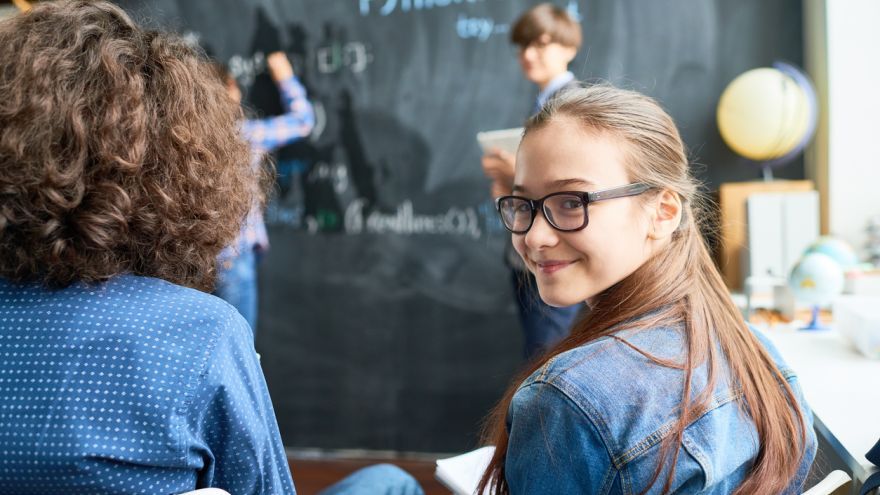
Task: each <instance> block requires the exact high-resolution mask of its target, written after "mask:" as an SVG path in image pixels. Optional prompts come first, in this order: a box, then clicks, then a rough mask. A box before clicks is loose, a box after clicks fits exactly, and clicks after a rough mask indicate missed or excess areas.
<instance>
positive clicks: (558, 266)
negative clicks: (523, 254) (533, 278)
mask: <svg viewBox="0 0 880 495" xmlns="http://www.w3.org/2000/svg"><path fill="white" fill-rule="evenodd" d="M572 264H574V261H560V260H550V261H536V262H535V265H537V266H538V270H540V271H541V273H546V274H548V275H549V274H551V273H555V272H558V271H559V270H562V269H563V268H566V267H568V266H570V265H572Z"/></svg>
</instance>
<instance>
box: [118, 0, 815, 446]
mask: <svg viewBox="0 0 880 495" xmlns="http://www.w3.org/2000/svg"><path fill="white" fill-rule="evenodd" d="M120 3H121V4H122V5H123V6H124V7H126V8H127V9H129V10H130V11H131V12H132V13H133V14H134V15H135V16H136V17H137V18H139V19H141V20H142V21H145V22H148V23H154V24H158V25H161V26H165V27H170V28H172V29H176V30H178V31H180V32H181V33H183V34H185V35H186V36H187V37H188V39H190V40H192V41H193V42H194V43H200V44H202V45H203V46H205V47H206V48H207V49H208V50H210V51H211V52H212V53H213V54H214V55H215V56H217V57H218V58H220V59H223V60H225V61H226V62H228V63H229V66H230V67H231V68H232V70H233V71H234V73H235V75H236V76H237V78H238V80H239V82H240V84H241V85H242V87H243V88H244V89H245V94H246V99H247V101H248V102H249V104H250V105H251V106H252V107H253V108H254V110H255V111H257V112H260V113H264V114H272V113H276V112H278V110H279V107H278V102H277V99H278V96H277V93H276V92H275V91H274V89H273V86H272V83H271V81H269V80H268V78H267V77H266V75H265V74H264V66H265V60H264V55H265V54H266V53H268V52H270V51H272V50H275V49H278V48H282V49H284V50H285V51H286V52H287V53H288V55H289V56H290V57H291V59H292V60H293V62H294V67H295V70H296V72H297V73H298V75H299V76H300V77H301V79H302V80H303V81H304V83H305V85H306V86H307V88H308V90H309V92H310V95H311V98H312V99H313V101H314V102H315V104H316V106H317V109H318V117H319V118H318V125H317V127H316V130H315V132H314V134H313V135H312V136H311V137H310V138H308V139H306V140H303V141H301V142H299V143H297V144H295V145H292V146H290V147H288V148H286V149H284V150H282V151H281V152H280V153H279V154H278V155H277V169H278V173H279V178H278V194H277V195H276V197H275V199H274V200H273V202H272V204H271V205H270V206H269V208H268V210H267V212H266V219H267V222H268V225H269V234H270V238H271V242H272V247H271V250H270V251H269V253H268V255H267V256H266V257H265V259H264V260H263V263H262V266H261V271H260V291H261V295H260V323H259V331H258V334H257V349H258V351H259V352H260V353H261V355H262V365H263V368H264V371H265V373H266V378H267V380H268V382H269V387H270V390H271V392H272V397H273V401H274V405H275V410H276V414H277V418H278V422H279V424H280V427H281V432H282V436H283V437H284V442H285V444H286V445H287V446H288V447H292V448H310V447H315V448H327V449H335V448H367V449H382V450H395V451H421V452H450V451H459V450H462V449H466V448H470V447H472V446H473V445H474V444H475V440H476V432H477V431H478V428H479V424H480V421H481V419H482V418H483V416H484V415H485V413H486V412H487V411H488V410H489V409H490V407H491V405H492V404H493V403H494V402H495V401H496V400H497V399H498V398H499V396H500V394H501V392H502V390H503V388H504V386H505V384H506V383H507V382H508V380H509V378H510V377H511V375H512V374H513V373H514V372H515V370H516V369H517V368H518V367H519V366H520V365H521V357H520V356H521V352H522V351H521V348H522V337H521V331H520V329H519V325H518V321H517V319H516V315H515V309H514V306H513V302H512V301H513V296H512V293H511V289H510V282H509V277H510V275H509V272H508V270H507V269H506V268H505V266H504V265H503V263H502V250H503V246H504V244H505V243H506V242H509V241H508V239H509V237H508V236H507V235H505V234H504V232H503V230H502V228H501V226H500V224H499V222H498V221H497V219H496V218H495V214H494V210H493V208H492V204H491V202H490V200H489V198H488V183H487V181H486V180H485V179H484V178H483V176H482V173H481V170H480V167H479V155H480V151H479V148H478V145H477V143H476V141H475V138H474V136H475V134H476V132H477V131H480V130H490V129H498V128H506V127H513V126H517V125H521V124H522V121H523V119H524V117H525V116H526V114H527V113H528V111H529V110H530V108H531V107H532V105H533V103H532V102H533V101H534V100H533V99H534V96H535V93H536V91H535V89H534V88H533V87H532V86H531V85H530V84H529V83H527V82H525V81H524V80H523V78H522V77H521V75H520V72H519V68H518V65H517V63H516V59H515V51H514V50H513V49H512V48H511V47H510V45H509V43H508V41H507V38H508V31H509V27H510V24H511V23H512V21H513V20H514V19H515V18H516V17H517V16H518V15H519V13H521V12H522V11H524V10H525V9H527V8H528V7H530V6H532V5H535V4H536V3H537V2H534V1H525V0H509V1H508V0H348V1H342V0H334V1H327V0H250V1H240V0H225V1H218V0H155V1H147V0H131V1H125V2H120ZM557 4H559V5H560V6H563V7H567V8H568V9H569V10H570V11H571V12H572V13H573V14H574V15H577V16H579V17H580V19H581V21H582V24H583V28H584V37H585V44H584V47H583V49H582V50H581V53H580V54H579V55H578V57H577V58H576V59H575V61H574V62H573V64H572V65H571V68H572V70H573V72H575V74H576V75H577V76H578V77H580V78H582V79H588V80H595V79H601V80H607V81H611V82H614V83H616V84H620V85H623V86H626V87H630V88H634V89H638V90H640V91H643V92H645V93H647V94H650V95H652V96H655V97H657V98H658V99H659V100H660V101H661V103H662V104H663V105H664V106H665V107H666V108H667V109H668V110H669V111H670V113H671V114H672V115H673V117H675V119H676V121H677V122H678V124H679V126H680V128H681V131H682V134H683V136H684V139H685V141H686V142H687V144H688V145H689V148H690V149H691V150H692V155H693V156H694V159H695V161H696V162H697V163H699V164H702V165H701V167H700V168H699V169H698V176H700V178H702V179H703V180H704V181H705V182H706V183H707V184H708V185H709V186H710V187H712V188H714V187H717V185H718V184H719V183H720V182H724V181H730V180H749V179H754V178H757V177H758V176H759V171H758V169H756V168H752V167H750V166H749V165H748V164H746V163H742V161H741V160H739V159H738V158H736V157H735V155H734V154H733V153H732V152H731V151H730V150H729V149H727V147H726V146H725V145H724V144H723V142H722V141H721V138H720V136H719V134H718V130H717V127H716V125H715V118H714V115H715V113H714V111H715V105H716V103H717V100H718V97H719V95H720V93H721V91H722V90H723V88H724V86H725V85H726V84H727V83H728V82H729V81H730V80H731V79H732V78H733V77H735V76H736V75H738V74H739V73H741V72H743V71H745V70H748V69H751V68H754V67H758V66H767V65H769V64H771V63H772V62H773V61H774V60H777V59H783V60H787V61H790V62H792V63H795V64H801V62H802V42H801V30H802V28H801V15H802V14H801V2H800V1H799V0H785V1H778V2H765V1H762V0H740V1H737V2H729V1H725V0H710V1H707V0H664V1H658V0H640V1H620V0H595V1H583V0H582V1H559V2H557ZM776 173H777V175H778V176H781V177H790V178H801V177H802V176H803V165H802V162H800V161H797V162H794V163H792V164H790V165H788V166H786V167H783V168H782V169H779V170H777V171H776Z"/></svg>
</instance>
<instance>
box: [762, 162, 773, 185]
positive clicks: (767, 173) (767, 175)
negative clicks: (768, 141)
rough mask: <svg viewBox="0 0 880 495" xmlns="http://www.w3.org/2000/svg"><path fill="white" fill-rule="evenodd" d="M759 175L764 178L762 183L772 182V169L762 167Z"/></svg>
mask: <svg viewBox="0 0 880 495" xmlns="http://www.w3.org/2000/svg"><path fill="white" fill-rule="evenodd" d="M761 173H762V175H763V176H764V182H773V168H772V167H771V166H770V165H763V166H762V167H761Z"/></svg>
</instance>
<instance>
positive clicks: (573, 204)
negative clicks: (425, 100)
mask: <svg viewBox="0 0 880 495" xmlns="http://www.w3.org/2000/svg"><path fill="white" fill-rule="evenodd" d="M560 206H562V208H564V209H566V210H574V209H578V208H581V207H583V206H584V203H583V201H581V200H579V199H576V198H571V199H564V200H562V204H561V205H560Z"/></svg>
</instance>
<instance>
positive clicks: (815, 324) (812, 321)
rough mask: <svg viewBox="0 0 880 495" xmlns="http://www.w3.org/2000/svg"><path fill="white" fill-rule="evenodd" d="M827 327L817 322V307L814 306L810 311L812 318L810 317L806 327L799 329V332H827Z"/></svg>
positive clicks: (816, 305)
mask: <svg viewBox="0 0 880 495" xmlns="http://www.w3.org/2000/svg"><path fill="white" fill-rule="evenodd" d="M828 328H829V327H828V326H827V325H823V324H822V323H820V322H819V305H818V304H814V305H813V309H812V316H811V317H810V322H809V323H807V326H805V327H801V330H812V331H815V330H828Z"/></svg>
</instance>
